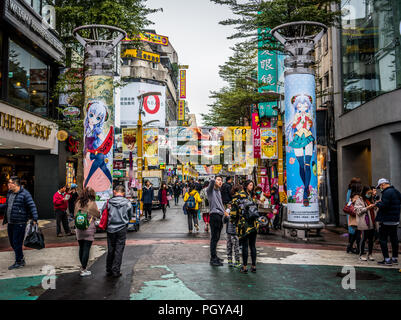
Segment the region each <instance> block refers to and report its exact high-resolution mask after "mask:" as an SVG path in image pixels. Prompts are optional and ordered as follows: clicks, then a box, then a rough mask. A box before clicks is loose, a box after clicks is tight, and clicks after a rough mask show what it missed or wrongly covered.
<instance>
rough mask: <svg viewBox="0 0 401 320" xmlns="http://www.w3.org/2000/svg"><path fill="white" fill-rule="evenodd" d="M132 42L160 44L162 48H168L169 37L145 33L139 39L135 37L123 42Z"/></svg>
mask: <svg viewBox="0 0 401 320" xmlns="http://www.w3.org/2000/svg"><path fill="white" fill-rule="evenodd" d="M132 40H140V41H145V42H150V43H155V44H160V45H162V46H168V37H166V36H161V35H159V34H155V33H151V32H143V33H140V34H139V35H138V36H137V37H134V38H132V39H130V38H125V39H124V40H123V41H124V42H129V41H132Z"/></svg>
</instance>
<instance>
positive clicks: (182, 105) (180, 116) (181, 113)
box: [178, 100, 185, 121]
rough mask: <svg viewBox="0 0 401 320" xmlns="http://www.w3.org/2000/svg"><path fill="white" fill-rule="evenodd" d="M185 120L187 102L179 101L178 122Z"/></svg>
mask: <svg viewBox="0 0 401 320" xmlns="http://www.w3.org/2000/svg"><path fill="white" fill-rule="evenodd" d="M184 120H185V101H184V100H179V101H178V121H184Z"/></svg>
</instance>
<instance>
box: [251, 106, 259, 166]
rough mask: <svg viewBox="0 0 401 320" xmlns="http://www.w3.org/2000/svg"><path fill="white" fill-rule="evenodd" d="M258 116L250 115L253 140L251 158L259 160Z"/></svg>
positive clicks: (255, 114)
mask: <svg viewBox="0 0 401 320" xmlns="http://www.w3.org/2000/svg"><path fill="white" fill-rule="evenodd" d="M258 117H259V116H258V114H257V113H256V112H255V113H253V114H252V138H253V157H254V158H255V159H260V155H261V148H260V127H259V123H258V122H259V121H258V120H259V119H258Z"/></svg>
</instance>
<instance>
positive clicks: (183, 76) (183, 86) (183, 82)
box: [180, 70, 187, 99]
mask: <svg viewBox="0 0 401 320" xmlns="http://www.w3.org/2000/svg"><path fill="white" fill-rule="evenodd" d="M186 98H187V71H186V70H180V99H186Z"/></svg>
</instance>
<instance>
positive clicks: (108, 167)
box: [83, 76, 114, 201]
mask: <svg viewBox="0 0 401 320" xmlns="http://www.w3.org/2000/svg"><path fill="white" fill-rule="evenodd" d="M110 92H111V93H112V92H113V78H112V77H109V76H90V77H87V78H86V79H85V108H84V119H85V120H84V134H85V139H84V141H85V143H84V153H83V156H84V185H83V186H84V187H91V188H92V189H94V190H95V192H96V195H97V197H98V200H100V201H104V200H106V199H108V198H110V197H111V196H112V195H113V192H112V187H113V177H112V173H113V143H114V128H113V124H114V106H113V94H105V93H110Z"/></svg>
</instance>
